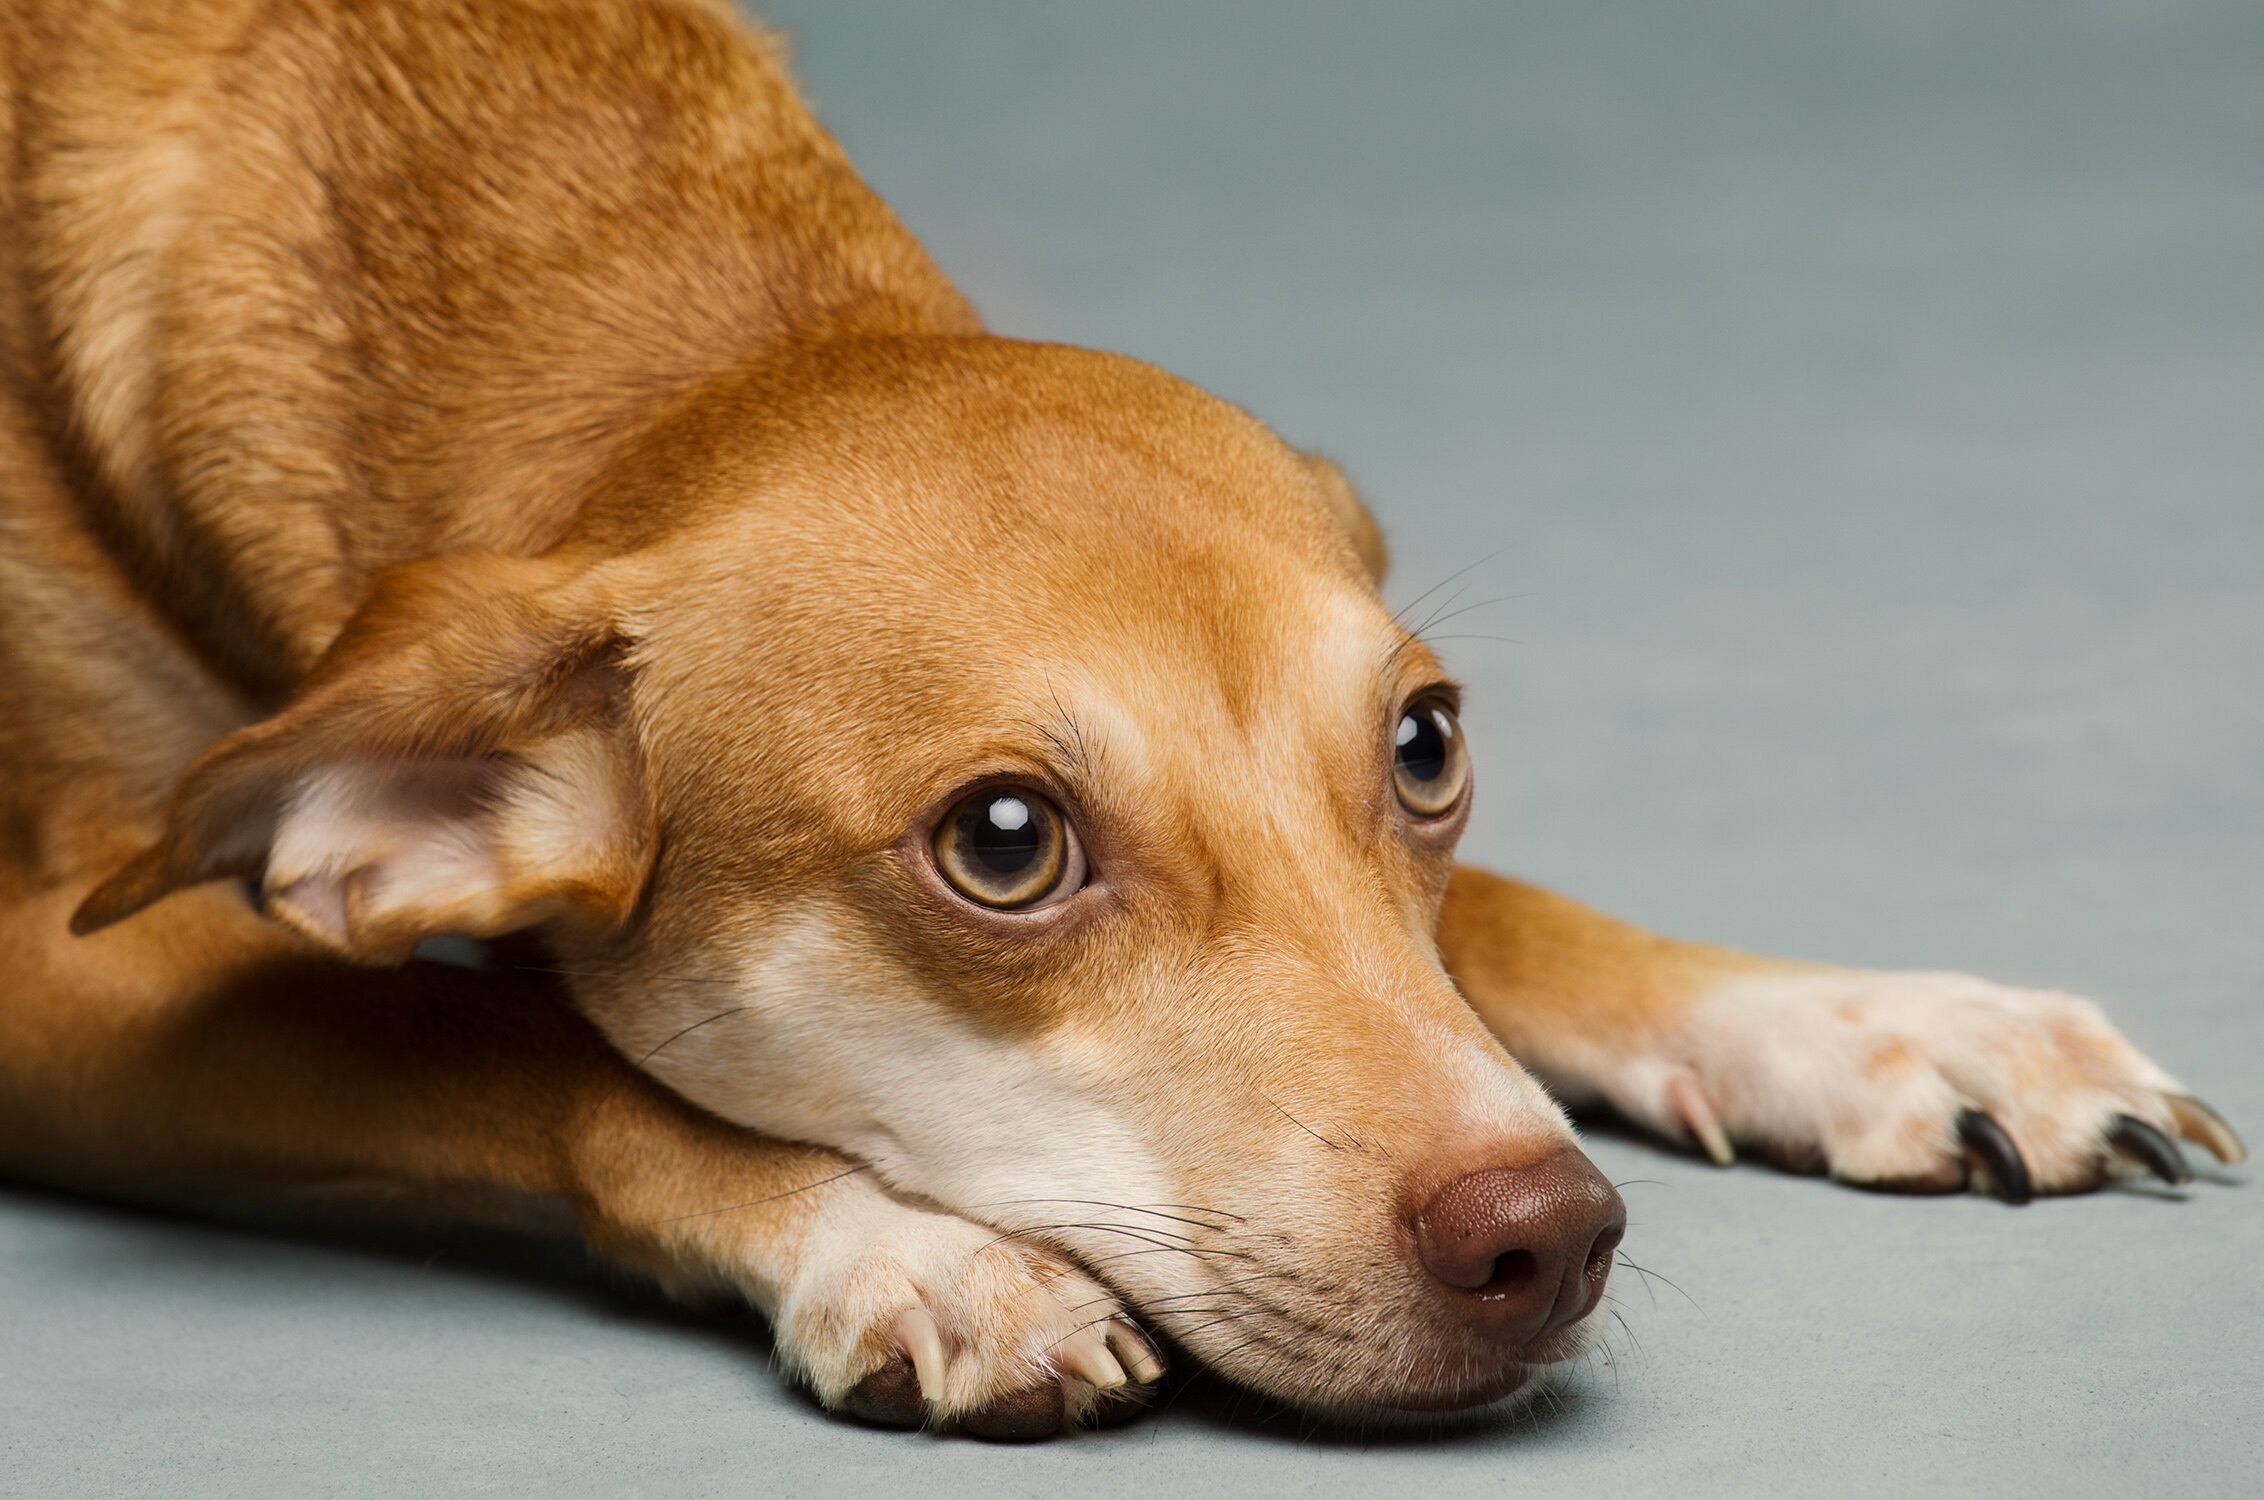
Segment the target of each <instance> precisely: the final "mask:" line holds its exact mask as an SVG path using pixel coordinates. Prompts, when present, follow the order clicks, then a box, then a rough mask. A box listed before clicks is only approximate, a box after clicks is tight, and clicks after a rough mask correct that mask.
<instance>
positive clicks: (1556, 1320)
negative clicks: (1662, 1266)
mask: <svg viewBox="0 0 2264 1500" xmlns="http://www.w3.org/2000/svg"><path fill="white" fill-rule="evenodd" d="M1626 1232H1627V1205H1626V1204H1624V1203H1622V1202H1620V1201H1619V1194H1617V1193H1615V1192H1613V1191H1612V1185H1611V1184H1610V1183H1608V1182H1606V1181H1604V1177H1603V1174H1602V1173H1601V1172H1598V1171H1597V1170H1596V1168H1595V1166H1594V1164H1592V1163H1591V1162H1590V1161H1589V1160H1588V1158H1587V1157H1586V1156H1585V1155H1583V1154H1582V1153H1581V1152H1580V1151H1579V1150H1578V1149H1576V1148H1574V1147H1570V1146H1567V1147H1566V1148H1564V1149H1563V1150H1562V1151H1559V1152H1557V1153H1556V1154H1555V1155H1554V1156H1549V1157H1545V1158H1543V1159H1542V1160H1540V1161H1537V1162H1535V1163H1533V1165H1531V1166H1529V1167H1488V1168H1486V1169H1484V1170H1482V1171H1477V1172H1472V1173H1470V1174H1469V1175H1468V1176H1467V1177H1457V1178H1456V1179H1455V1180H1454V1181H1452V1182H1450V1183H1448V1184H1447V1185H1446V1186H1445V1187H1443V1188H1440V1189H1439V1190H1438V1192H1437V1193H1436V1194H1434V1195H1433V1196H1432V1198H1431V1201H1430V1202H1429V1203H1427V1204H1425V1205H1424V1206H1423V1208H1422V1211H1421V1212H1419V1213H1417V1214H1416V1215H1415V1246H1416V1250H1417V1252H1418V1253H1419V1254H1420V1255H1421V1256H1422V1259H1423V1266H1424V1269H1426V1270H1428V1271H1429V1272H1430V1273H1431V1274H1432V1275H1433V1276H1436V1277H1437V1278H1438V1279H1439V1280H1441V1281H1443V1282H1445V1283H1446V1284H1447V1285H1448V1286H1450V1287H1454V1288H1456V1289H1457V1290H1458V1291H1459V1292H1460V1293H1461V1294H1462V1295H1463V1297H1464V1299H1466V1300H1465V1301H1464V1305H1463V1311H1464V1313H1465V1315H1466V1316H1467V1317H1469V1319H1470V1320H1471V1321H1472V1322H1473V1323H1475V1324H1477V1325H1478V1326H1479V1327H1480V1328H1481V1329H1482V1330H1483V1331H1484V1332H1485V1333H1486V1334H1487V1335H1488V1336H1489V1337H1491V1338H1494V1339H1498V1340H1500V1341H1502V1342H1504V1343H1514V1344H1530V1343H1532V1342H1533V1341H1534V1340H1536V1339H1540V1338H1544V1337H1546V1336H1547V1335H1549V1334H1551V1333H1554V1332H1555V1331H1556V1330H1558V1329H1559V1328H1563V1327H1565V1326H1567V1325H1568V1324H1571V1323H1574V1322H1577V1321H1579V1320H1580V1319H1581V1318H1584V1317H1586V1316H1587V1315H1588V1313H1589V1312H1590V1311H1592V1310H1593V1309H1594V1308H1595V1306H1596V1303H1597V1302H1598V1301H1599V1300H1600V1299H1601V1298H1602V1297H1603V1295H1604V1279H1605V1278H1606V1277H1608V1276H1609V1275H1610V1274H1611V1267H1612V1252H1613V1251H1614V1250H1616V1249H1618V1248H1619V1242H1620V1237H1621V1236H1622V1235H1624V1234H1625V1233H1626Z"/></svg>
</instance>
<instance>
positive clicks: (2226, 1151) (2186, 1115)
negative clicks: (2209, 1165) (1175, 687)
mask: <svg viewBox="0 0 2264 1500" xmlns="http://www.w3.org/2000/svg"><path fill="white" fill-rule="evenodd" d="M2163 1102H2164V1103H2166V1104H2168V1105H2169V1107H2170V1114H2171V1116H2172V1117H2173V1118H2174V1119H2176V1121H2177V1122H2178V1134H2179V1135H2182V1136H2184V1137H2185V1138H2186V1139H2187V1140H2189V1141H2192V1142H2194V1143H2196V1144H2198V1145H2202V1146H2206V1147H2208V1148H2209V1154H2210V1155H2211V1156H2214V1157H2216V1158H2217V1160H2219V1161H2221V1162H2223V1163H2224V1164H2225V1165H2226V1166H2228V1167H2229V1166H2232V1165H2234V1164H2235V1163H2238V1162H2244V1161H2246V1160H2248V1148H2247V1147H2246V1146H2244V1145H2242V1144H2241V1141H2240V1137H2239V1136H2237V1135H2235V1134H2233V1128H2232V1127H2231V1126H2230V1125H2227V1124H2226V1123H2225V1121H2224V1117H2223V1116H2222V1115H2219V1114H2218V1113H2217V1112H2216V1111H2215V1110H2213V1109H2211V1108H2210V1107H2209V1106H2208V1105H2206V1104H2203V1103H2202V1102H2201V1101H2200V1100H2199V1099H2196V1098H2194V1097H2193V1096H2192V1095H2191V1094H2167V1095H2164V1096H2163Z"/></svg>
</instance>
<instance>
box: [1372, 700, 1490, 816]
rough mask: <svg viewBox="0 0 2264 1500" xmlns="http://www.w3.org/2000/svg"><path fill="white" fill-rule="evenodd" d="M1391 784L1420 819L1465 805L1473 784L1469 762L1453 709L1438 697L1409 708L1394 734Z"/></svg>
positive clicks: (1392, 740) (1393, 728) (1402, 714)
mask: <svg viewBox="0 0 2264 1500" xmlns="http://www.w3.org/2000/svg"><path fill="white" fill-rule="evenodd" d="M1391 758H1392V768H1391V771H1392V780H1393V782H1394V783H1396V784H1397V786H1398V789H1399V804H1400V806H1402V807H1404V808H1406V809H1407V810H1408V811H1409V812H1411V813H1413V814H1414V815H1415V816H1416V817H1418V818H1426V819H1427V818H1439V817H1444V816H1445V815H1446V814H1448V813H1450V812H1452V811H1454V809H1455V808H1456V807H1458V806H1459V805H1461V802H1462V794H1463V792H1464V790H1465V789H1466V788H1467V787H1468V786H1469V785H1470V757H1469V756H1467V755H1465V754H1464V753H1463V749H1462V726H1461V725H1460V724H1458V723H1457V722H1455V717H1454V710H1453V709H1452V708H1450V707H1448V706H1447V705H1446V704H1445V703H1443V702H1440V701H1439V700H1438V699H1435V698H1427V699H1424V700H1422V701H1421V702H1418V703H1415V704H1413V705H1411V706H1410V707H1408V708H1407V709H1406V710H1405V711H1404V712H1403V713H1401V714H1400V716H1399V722H1398V723H1397V724H1395V725H1393V726H1392V732H1391Z"/></svg>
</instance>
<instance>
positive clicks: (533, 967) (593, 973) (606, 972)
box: [512, 964, 739, 984]
mask: <svg viewBox="0 0 2264 1500" xmlns="http://www.w3.org/2000/svg"><path fill="white" fill-rule="evenodd" d="M512 968H513V969H514V970H515V971H516V972H518V973H521V974H556V975H559V976H560V977H562V978H566V979H626V980H638V981H642V980H650V981H652V982H654V983H657V984H737V983H739V981H738V980H737V979H735V978H731V977H729V976H727V975H719V974H648V973H645V972H643V971H641V970H639V971H617V970H610V969H556V968H552V967H550V966H549V965H548V964H514V965H513V966H512Z"/></svg>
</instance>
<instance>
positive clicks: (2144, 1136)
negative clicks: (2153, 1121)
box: [2107, 1115, 2193, 1187]
mask: <svg viewBox="0 0 2264 1500" xmlns="http://www.w3.org/2000/svg"><path fill="white" fill-rule="evenodd" d="M2107 1144H2108V1145H2110V1146H2112V1147H2114V1148H2115V1149H2116V1150H2117V1151H2120V1152H2121V1153H2122V1154H2123V1155H2125V1156H2127V1157H2129V1158H2130V1159H2131V1160H2133V1161H2135V1162H2137V1163H2138V1164H2139V1165H2140V1166H2142V1167H2144V1168H2145V1169H2146V1170H2147V1171H2149V1172H2152V1173H2153V1174H2154V1175H2155V1176H2156V1177H2159V1178H2161V1179H2162V1180H2163V1181H2164V1182H2166V1183H2168V1184H2169V1185H2170V1186H2172V1187H2183V1186H2185V1185H2186V1184H2187V1183H2189V1182H2191V1181H2193V1168H2191V1167H2189V1166H2187V1165H2186V1164H2185V1153H2184V1152H2182V1151H2180V1150H2179V1149H2178V1148H2177V1144H2176V1143H2175V1142H2174V1141H2172V1140H2171V1139H2170V1138H2169V1137H2168V1136H2166V1135H2164V1134H2162V1132H2160V1131H2159V1130H2156V1129H2155V1128H2154V1127H2153V1126H2151V1125H2149V1124H2147V1123H2146V1122H2145V1121H2144V1120H2141V1119H2139V1118H2138V1117H2137V1116H2136V1115H2117V1116H2115V1128H2114V1129H2112V1130H2110V1131H2108V1132H2107Z"/></svg>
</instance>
